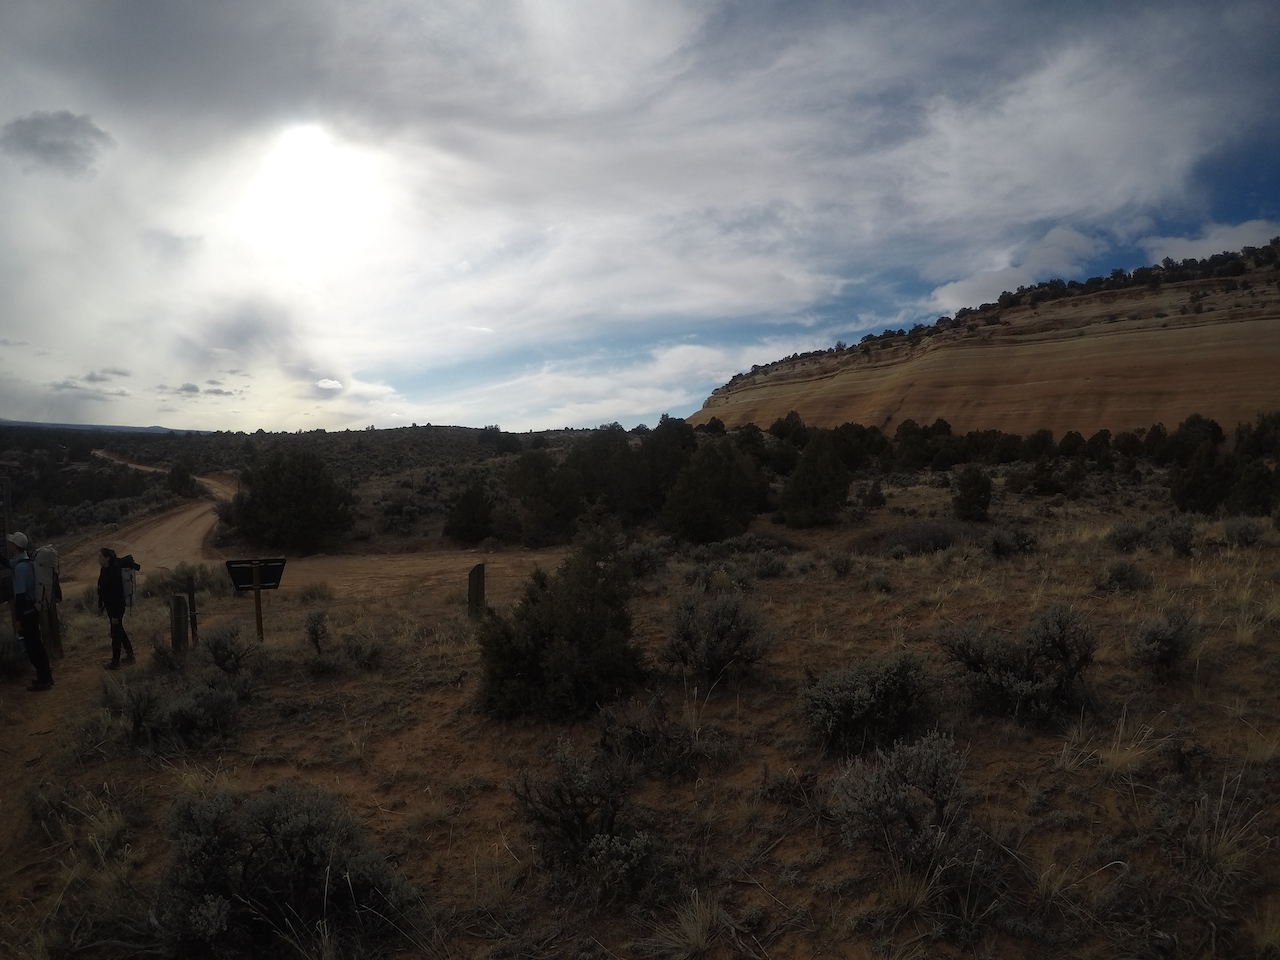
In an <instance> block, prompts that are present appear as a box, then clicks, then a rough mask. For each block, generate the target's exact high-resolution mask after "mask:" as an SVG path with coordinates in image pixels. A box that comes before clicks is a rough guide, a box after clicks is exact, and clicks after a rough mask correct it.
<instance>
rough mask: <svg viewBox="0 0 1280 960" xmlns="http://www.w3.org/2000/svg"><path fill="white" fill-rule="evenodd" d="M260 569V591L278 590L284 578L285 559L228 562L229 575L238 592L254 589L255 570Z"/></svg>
mask: <svg viewBox="0 0 1280 960" xmlns="http://www.w3.org/2000/svg"><path fill="white" fill-rule="evenodd" d="M255 566H256V567H257V568H258V589H260V590H278V589H279V587H280V578H281V577H282V576H284V557H280V558H279V559H276V560H228V561H227V573H229V574H231V582H232V584H233V585H234V586H235V588H236V589H237V590H252V589H253V568H254V567H255Z"/></svg>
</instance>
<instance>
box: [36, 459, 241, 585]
mask: <svg viewBox="0 0 1280 960" xmlns="http://www.w3.org/2000/svg"><path fill="white" fill-rule="evenodd" d="M94 454H95V455H97V456H99V457H102V458H103V459H106V460H113V461H115V462H116V463H124V464H126V465H127V466H130V467H133V468H134V469H135V470H146V471H154V472H159V473H165V472H167V471H165V470H164V469H162V468H160V467H151V466H147V465H145V464H138V463H129V462H128V461H126V460H123V459H121V458H120V457H116V456H112V455H111V454H109V453H107V452H106V451H104V450H95V451H94ZM196 480H197V481H198V482H199V483H200V484H201V485H202V486H203V487H204V488H205V489H206V490H208V491H209V494H210V497H209V498H205V499H201V500H197V501H195V502H193V503H188V504H185V505H183V506H181V507H176V508H174V509H172V510H167V511H165V512H163V513H157V514H150V515H148V516H144V517H140V518H138V519H136V520H130V521H128V522H126V523H123V524H121V525H120V526H119V528H118V529H116V530H114V531H112V532H110V533H108V534H105V535H99V536H97V537H96V538H95V539H93V540H79V541H75V542H73V543H72V544H70V545H67V546H65V547H64V548H63V549H62V551H61V553H62V556H61V566H62V581H63V583H64V584H69V585H73V586H78V585H79V584H81V583H92V582H94V581H96V580H97V578H98V561H97V552H98V550H99V548H101V547H110V548H111V549H113V550H114V551H115V552H116V553H118V554H119V555H121V556H124V555H125V554H132V555H133V556H134V557H135V558H136V559H137V560H138V562H139V563H141V564H143V573H144V575H145V573H146V571H148V570H159V569H161V568H165V567H168V568H172V567H174V566H176V565H177V564H178V563H180V562H182V561H183V560H185V561H187V562H199V561H208V560H218V559H222V558H221V555H220V554H219V553H218V551H217V550H215V549H213V548H212V547H211V546H210V545H209V536H210V534H211V533H213V528H214V527H215V526H216V525H217V523H218V516H217V514H216V513H214V501H215V500H230V499H231V498H232V497H233V496H235V492H236V478H235V477H234V476H232V475H230V474H214V475H211V476H207V477H197V478H196Z"/></svg>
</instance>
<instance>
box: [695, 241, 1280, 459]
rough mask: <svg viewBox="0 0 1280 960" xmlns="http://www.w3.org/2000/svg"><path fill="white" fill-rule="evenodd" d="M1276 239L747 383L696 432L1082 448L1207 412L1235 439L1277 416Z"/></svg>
mask: <svg viewBox="0 0 1280 960" xmlns="http://www.w3.org/2000/svg"><path fill="white" fill-rule="evenodd" d="M1278 370H1280V237H1277V238H1275V239H1274V240H1272V242H1271V243H1270V244H1269V245H1268V246H1266V247H1261V248H1254V247H1247V248H1245V249H1244V250H1242V251H1240V252H1238V253H1222V254H1216V255H1215V256H1214V257H1211V258H1206V259H1205V260H1194V259H1190V260H1184V261H1182V262H1181V263H1174V262H1173V261H1172V260H1166V261H1165V262H1164V263H1163V264H1158V265H1155V266H1152V267H1142V268H1138V269H1137V270H1134V271H1133V272H1132V273H1125V272H1124V271H1122V270H1115V271H1112V274H1111V276H1109V277H1095V278H1091V279H1090V280H1087V281H1084V282H1078V281H1062V280H1051V281H1046V282H1044V283H1041V284H1037V285H1036V286H1034V287H1022V288H1019V290H1017V291H1006V292H1005V293H1003V294H1002V295H1001V297H1000V298H999V300H998V301H997V302H995V303H986V304H982V305H981V306H979V307H976V308H965V309H963V310H960V311H957V313H956V315H955V317H941V318H939V319H938V321H936V322H935V323H934V324H931V325H925V324H917V325H916V326H914V327H912V328H911V329H910V330H886V331H885V332H883V333H881V334H869V335H867V336H866V337H864V338H863V339H862V342H861V343H860V344H858V345H856V346H852V347H850V346H847V345H845V344H844V343H837V344H836V345H835V346H834V347H832V348H830V349H828V350H819V351H813V352H810V353H805V354H793V355H792V356H790V357H787V358H784V359H782V360H778V361H775V362H774V363H770V364H767V365H764V366H757V367H753V368H752V370H751V371H750V372H748V373H742V374H738V375H737V376H735V377H733V378H732V379H731V380H730V381H729V382H728V383H727V384H725V385H724V386H722V387H719V388H717V389H716V390H715V391H713V392H712V394H711V396H710V397H708V398H707V400H706V401H705V402H704V404H703V406H702V409H701V410H699V411H698V412H697V413H695V414H694V415H693V416H692V417H690V418H689V419H690V421H691V422H693V423H695V424H697V423H706V422H707V421H709V420H710V419H711V418H712V417H716V418H718V419H720V420H721V421H722V422H723V423H724V424H725V425H726V426H727V427H729V428H733V427H736V426H740V425H742V424H744V423H748V422H750V423H756V424H758V425H760V426H762V427H767V426H768V425H769V424H771V423H772V422H773V421H774V420H776V419H778V418H779V417H784V416H785V415H786V414H787V413H788V412H789V411H791V410H795V411H796V412H797V413H799V414H800V416H801V418H802V419H803V420H804V421H805V422H806V423H808V424H811V425H814V426H837V425H839V424H841V423H845V422H850V421H852V422H856V423H862V424H864V425H867V426H872V425H875V426H878V427H880V428H881V429H887V430H888V431H889V432H892V431H893V430H894V429H896V425H897V424H898V423H901V422H902V421H903V420H906V419H912V420H916V421H917V422H921V423H929V422H932V421H933V420H935V419H936V418H938V417H942V418H944V419H946V420H947V421H948V422H950V423H951V424H952V425H953V427H955V428H956V429H959V430H970V429H1001V430H1005V431H1008V432H1013V433H1029V432H1033V431H1035V430H1038V429H1041V428H1048V429H1051V430H1054V431H1055V432H1059V433H1063V432H1066V431H1067V430H1079V431H1080V432H1082V433H1084V434H1085V435H1086V436H1087V435H1089V434H1090V433H1092V432H1094V431H1096V430H1100V429H1109V430H1112V431H1115V432H1118V431H1120V430H1129V429H1133V428H1135V427H1138V426H1148V425H1150V424H1152V423H1156V422H1165V423H1167V424H1168V425H1169V426H1170V427H1172V426H1173V425H1175V424H1176V423H1178V422H1179V421H1180V420H1181V419H1183V418H1184V417H1185V416H1186V415H1187V414H1189V413H1192V412H1199V413H1202V414H1204V415H1205V416H1209V417H1213V418H1214V419H1217V420H1219V421H1220V422H1221V423H1223V424H1224V425H1226V426H1227V427H1228V428H1230V426H1233V425H1234V424H1235V423H1237V422H1239V421H1241V420H1252V419H1253V417H1254V416H1255V415H1256V414H1257V413H1258V412H1259V411H1262V410H1276V409H1280V374H1277V371H1278Z"/></svg>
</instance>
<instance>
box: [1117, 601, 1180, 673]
mask: <svg viewBox="0 0 1280 960" xmlns="http://www.w3.org/2000/svg"><path fill="white" fill-rule="evenodd" d="M1194 639H1195V626H1194V624H1193V623H1192V622H1191V618H1190V617H1189V616H1188V615H1187V614H1186V613H1185V612H1184V611H1182V610H1170V611H1168V612H1167V613H1165V614H1164V615H1163V616H1160V617H1155V618H1152V619H1150V620H1143V621H1142V623H1140V624H1139V625H1138V632H1137V635H1136V636H1135V637H1134V639H1133V643H1132V645H1131V646H1130V648H1129V660H1130V662H1131V663H1133V664H1134V665H1135V666H1139V667H1145V668H1146V669H1148V670H1150V671H1151V672H1152V673H1153V674H1154V675H1155V677H1156V679H1157V680H1167V679H1168V678H1169V677H1171V676H1174V675H1175V674H1176V673H1177V672H1178V668H1179V667H1180V666H1181V664H1182V661H1183V660H1185V659H1186V656H1187V654H1188V653H1190V652H1191V643H1192V641H1193V640H1194Z"/></svg>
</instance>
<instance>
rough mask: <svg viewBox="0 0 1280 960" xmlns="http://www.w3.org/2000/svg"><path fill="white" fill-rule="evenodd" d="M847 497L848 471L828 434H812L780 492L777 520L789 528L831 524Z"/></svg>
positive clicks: (815, 432)
mask: <svg viewBox="0 0 1280 960" xmlns="http://www.w3.org/2000/svg"><path fill="white" fill-rule="evenodd" d="M848 496H849V468H848V467H846V466H845V464H844V461H843V460H841V459H840V454H839V451H838V450H837V449H836V444H835V441H834V440H833V439H832V435H831V431H829V430H816V431H814V432H813V436H812V438H811V439H810V440H809V442H808V443H807V444H806V445H805V447H804V452H803V453H802V454H801V455H800V461H799V462H798V463H797V464H796V468H795V471H794V472H793V473H792V474H791V479H790V481H789V482H788V483H787V488H786V490H785V491H784V492H783V495H782V503H781V506H780V508H779V510H778V516H779V518H780V519H781V520H782V521H783V522H784V523H786V525H787V526H789V527H815V526H819V525H821V524H826V523H831V522H832V521H833V520H834V519H835V516H836V513H837V512H839V510H840V508H841V507H842V506H844V503H845V500H847V499H848Z"/></svg>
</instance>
